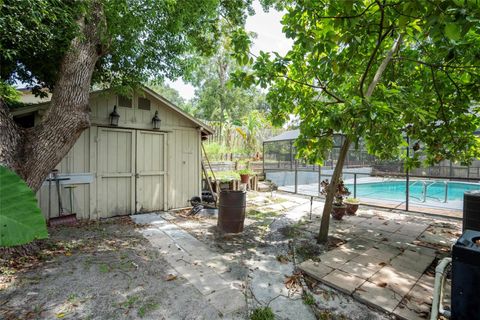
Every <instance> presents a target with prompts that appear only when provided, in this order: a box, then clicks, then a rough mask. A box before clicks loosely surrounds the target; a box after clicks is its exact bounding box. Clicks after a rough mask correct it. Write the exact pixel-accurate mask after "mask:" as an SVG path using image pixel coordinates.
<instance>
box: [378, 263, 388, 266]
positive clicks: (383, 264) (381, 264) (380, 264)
mask: <svg viewBox="0 0 480 320" xmlns="http://www.w3.org/2000/svg"><path fill="white" fill-rule="evenodd" d="M378 265H379V266H382V267H385V266H386V265H387V263H386V262H380V263H379V264H378Z"/></svg>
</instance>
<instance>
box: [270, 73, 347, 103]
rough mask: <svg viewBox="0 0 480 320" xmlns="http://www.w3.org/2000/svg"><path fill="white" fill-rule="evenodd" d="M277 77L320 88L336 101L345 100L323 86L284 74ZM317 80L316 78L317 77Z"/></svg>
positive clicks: (341, 101)
mask: <svg viewBox="0 0 480 320" xmlns="http://www.w3.org/2000/svg"><path fill="white" fill-rule="evenodd" d="M277 77H278V78H284V79H287V80H289V81H292V82H295V83H298V84H300V85H302V86H306V87H310V88H313V89H320V90H322V91H323V92H325V93H326V94H327V95H329V96H331V97H332V98H334V99H335V100H336V101H337V102H338V103H343V102H345V100H343V99H342V98H340V97H338V96H337V95H336V94H334V93H332V92H331V91H330V90H329V89H327V88H326V87H325V86H321V85H320V86H316V85H314V84H310V83H306V82H302V81H298V80H296V79H292V78H290V77H288V76H286V75H279V76H277ZM317 80H318V79H317Z"/></svg>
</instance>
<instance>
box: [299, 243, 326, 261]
mask: <svg viewBox="0 0 480 320" xmlns="http://www.w3.org/2000/svg"><path fill="white" fill-rule="evenodd" d="M296 253H297V255H298V256H299V257H300V258H301V259H302V260H303V261H305V260H308V259H312V260H313V261H319V255H320V254H321V253H322V250H321V249H320V248H319V247H318V246H317V245H316V244H314V243H311V242H308V241H304V242H303V243H301V244H300V245H299V246H297V247H296Z"/></svg>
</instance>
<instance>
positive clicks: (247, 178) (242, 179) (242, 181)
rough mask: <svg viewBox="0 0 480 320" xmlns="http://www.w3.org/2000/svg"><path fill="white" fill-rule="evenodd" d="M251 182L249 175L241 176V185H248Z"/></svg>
mask: <svg viewBox="0 0 480 320" xmlns="http://www.w3.org/2000/svg"><path fill="white" fill-rule="evenodd" d="M249 180H250V175H249V174H241V175H240V182H241V183H248V181H249Z"/></svg>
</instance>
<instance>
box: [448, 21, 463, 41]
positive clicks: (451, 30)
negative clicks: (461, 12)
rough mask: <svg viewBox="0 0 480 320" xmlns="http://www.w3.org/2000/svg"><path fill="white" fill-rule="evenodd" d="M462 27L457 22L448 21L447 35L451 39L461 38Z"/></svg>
mask: <svg viewBox="0 0 480 320" xmlns="http://www.w3.org/2000/svg"><path fill="white" fill-rule="evenodd" d="M461 31H462V30H461V28H460V26H459V25H458V24H456V23H453V22H451V23H447V24H446V25H445V35H446V36H447V37H448V38H449V39H451V40H455V41H457V40H460V33H461Z"/></svg>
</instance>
